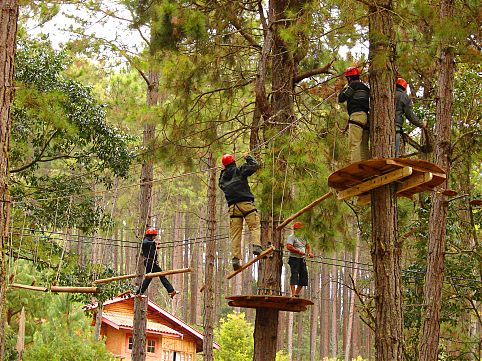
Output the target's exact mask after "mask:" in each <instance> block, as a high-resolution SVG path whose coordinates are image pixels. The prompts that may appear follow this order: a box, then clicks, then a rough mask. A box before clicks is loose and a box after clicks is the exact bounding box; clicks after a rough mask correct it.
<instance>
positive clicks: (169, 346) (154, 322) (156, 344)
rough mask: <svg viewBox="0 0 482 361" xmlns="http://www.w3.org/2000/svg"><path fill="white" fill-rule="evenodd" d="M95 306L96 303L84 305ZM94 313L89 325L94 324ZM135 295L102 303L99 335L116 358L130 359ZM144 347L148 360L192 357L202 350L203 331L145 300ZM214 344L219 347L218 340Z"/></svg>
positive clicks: (182, 360)
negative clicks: (145, 325) (146, 305)
mask: <svg viewBox="0 0 482 361" xmlns="http://www.w3.org/2000/svg"><path fill="white" fill-rule="evenodd" d="M85 309H86V310H94V311H95V310H96V309H97V303H92V304H90V305H88V306H86V307H85ZM96 313H97V312H94V315H93V322H92V325H95V319H96ZM133 319H134V297H133V296H127V297H117V298H114V299H111V300H108V301H106V302H105V303H104V308H103V312H102V327H101V336H102V337H103V338H104V339H105V345H106V348H107V350H109V351H110V352H112V354H113V355H114V357H115V359H116V360H130V359H131V353H132V343H133V342H132V341H133V338H132V333H133V332H132V325H133ZM146 332H147V337H146V349H147V357H146V360H148V361H174V360H175V361H195V359H196V353H197V352H201V351H202V350H203V335H202V334H201V333H200V332H198V331H196V330H195V329H194V328H192V327H190V326H189V325H187V324H186V323H185V322H183V321H182V320H180V319H179V318H177V317H175V316H174V315H172V314H170V313H169V312H167V311H166V310H164V309H163V308H162V307H160V306H159V305H157V304H155V303H154V302H152V301H150V300H149V301H148V309H147V328H146ZM214 348H217V349H219V346H218V345H217V344H214Z"/></svg>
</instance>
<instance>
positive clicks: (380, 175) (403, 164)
mask: <svg viewBox="0 0 482 361" xmlns="http://www.w3.org/2000/svg"><path fill="white" fill-rule="evenodd" d="M445 178H446V175H445V171H444V170H443V169H442V168H440V167H439V166H437V165H435V164H433V163H430V162H427V161H425V160H420V159H408V158H382V159H369V160H363V161H360V162H356V163H352V164H350V165H348V166H346V167H344V168H342V169H338V170H337V171H335V172H333V173H332V174H331V175H330V176H329V177H328V185H329V186H330V187H331V188H334V189H335V190H336V191H337V193H338V199H348V198H351V197H354V196H358V197H359V199H361V200H362V202H363V200H364V203H369V196H370V193H369V192H370V190H371V189H374V188H377V187H380V186H382V185H385V184H388V183H393V182H397V183H398V190H397V195H399V196H403V197H409V198H411V197H412V196H413V195H414V194H416V193H420V192H424V191H430V190H432V189H433V188H434V187H436V186H438V185H440V184H442V183H443V182H444V181H445ZM367 198H368V201H367Z"/></svg>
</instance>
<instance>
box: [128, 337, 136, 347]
mask: <svg viewBox="0 0 482 361" xmlns="http://www.w3.org/2000/svg"><path fill="white" fill-rule="evenodd" d="M133 345H134V337H132V336H129V338H128V340H127V348H128V349H129V350H132V346H133Z"/></svg>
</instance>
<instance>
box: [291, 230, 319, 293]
mask: <svg viewBox="0 0 482 361" xmlns="http://www.w3.org/2000/svg"><path fill="white" fill-rule="evenodd" d="M303 228H304V226H303V223H301V222H295V223H294V224H293V234H291V235H290V236H289V237H288V241H287V242H286V248H287V249H288V251H289V252H290V255H289V256H290V257H289V260H288V264H289V265H290V269H291V276H290V287H291V297H300V292H301V289H302V288H303V286H308V269H307V268H306V260H305V257H306V255H308V257H310V258H313V257H314V256H313V253H312V252H311V246H310V245H309V244H308V242H307V241H306V239H305V238H304V237H303V235H302V233H303Z"/></svg>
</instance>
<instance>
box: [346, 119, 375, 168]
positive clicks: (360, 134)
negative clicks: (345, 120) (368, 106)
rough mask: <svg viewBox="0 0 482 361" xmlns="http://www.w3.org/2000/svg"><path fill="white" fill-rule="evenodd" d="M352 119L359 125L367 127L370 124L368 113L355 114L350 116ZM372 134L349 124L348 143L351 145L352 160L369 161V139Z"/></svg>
mask: <svg viewBox="0 0 482 361" xmlns="http://www.w3.org/2000/svg"><path fill="white" fill-rule="evenodd" d="M350 119H351V120H354V121H355V122H357V123H359V124H363V125H366V124H367V123H368V117H367V113H365V112H355V113H352V114H351V115H350ZM369 137H370V132H369V131H368V130H366V129H363V128H362V127H359V126H358V125H356V124H352V123H350V124H349V127H348V142H349V144H350V160H351V162H352V163H353V162H358V161H359V160H365V159H368V157H369V154H368V139H369Z"/></svg>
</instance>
